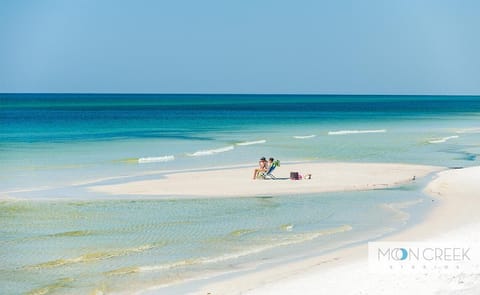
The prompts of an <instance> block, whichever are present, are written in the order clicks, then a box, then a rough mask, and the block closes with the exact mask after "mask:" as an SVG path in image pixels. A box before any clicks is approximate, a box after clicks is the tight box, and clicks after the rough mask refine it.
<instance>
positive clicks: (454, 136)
mask: <svg viewBox="0 0 480 295" xmlns="http://www.w3.org/2000/svg"><path fill="white" fill-rule="evenodd" d="M454 138H458V135H453V136H447V137H443V138H435V139H432V140H429V141H428V143H444V142H446V141H447V140H450V139H454Z"/></svg>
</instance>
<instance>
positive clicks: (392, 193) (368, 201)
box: [0, 94, 480, 294]
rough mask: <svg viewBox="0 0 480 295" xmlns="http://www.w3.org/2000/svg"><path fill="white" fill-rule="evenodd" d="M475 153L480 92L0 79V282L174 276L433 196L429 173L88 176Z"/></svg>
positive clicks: (456, 161) (406, 213)
mask: <svg viewBox="0 0 480 295" xmlns="http://www.w3.org/2000/svg"><path fill="white" fill-rule="evenodd" d="M478 155H480V97H462V96H458V97H454V96H422V97H416V96H295V95H282V96H278V95H93V94H89V95H74V94H25V95H14V94H0V167H1V168H0V293H1V294H22V293H24V294H50V293H52V294H88V293H90V292H94V291H97V292H100V291H102V292H104V293H107V294H108V293H112V292H113V293H114V292H118V291H120V290H123V291H125V290H129V291H132V290H141V289H143V288H147V287H150V286H155V285H164V284H165V285H168V284H169V285H170V286H173V287H172V288H176V287H175V286H179V285H180V286H181V285H182V282H185V281H186V280H191V279H195V278H200V277H203V278H205V277H214V276H215V275H218V274H223V273H225V272H244V271H247V270H248V268H249V267H251V266H252V265H256V264H258V263H261V264H267V265H268V264H274V263H281V262H282V261H283V260H288V259H296V258H301V257H304V256H306V255H316V254H319V253H323V252H325V251H328V250H331V249H336V248H339V247H342V246H347V245H351V244H352V243H359V242H364V241H367V240H370V239H374V238H376V237H379V236H382V235H385V234H389V233H391V232H393V231H395V230H398V229H401V228H404V227H405V226H408V225H409V224H412V223H413V222H414V221H415V220H416V219H420V218H421V216H422V213H424V212H425V211H426V210H429V208H430V207H431V206H432V204H431V202H430V199H428V197H426V196H424V195H423V194H422V193H421V187H422V183H417V184H412V185H409V186H405V187H400V188H398V189H391V190H377V191H369V192H352V193H328V194H317V195H295V196H283V197H265V198H254V197H252V198H242V199H211V200H209V199H204V200H194V199H192V200H185V199H183V200H145V199H143V198H142V197H141V196H138V197H135V198H134V199H133V200H132V198H130V199H127V198H125V197H122V196H118V199H117V200H107V199H106V198H105V197H106V196H102V195H101V194H93V193H91V192H88V191H87V190H86V184H92V183H115V182H122V181H126V180H132V179H143V178H147V177H150V178H152V177H161V176H162V174H161V171H162V170H177V169H187V170H189V169H199V168H211V167H218V166H232V165H245V164H251V165H252V166H254V165H256V162H257V159H258V158H259V157H261V156H274V157H275V158H278V159H280V160H282V161H284V162H288V161H322V162H327V161H330V162H331V161H355V162H399V163H417V164H429V165H438V166H443V167H467V166H475V165H478V163H479V160H478V158H477V157H478ZM39 200H41V201H40V202H39ZM312 249H314V250H312ZM174 283H180V284H174ZM172 284H173V285H172ZM185 284H187V283H183V285H184V286H185ZM177 291H178V290H177ZM162 292H164V293H167V294H168V292H172V293H175V289H172V290H170V291H169V289H165V290H163V291H162ZM162 294H163V293H162Z"/></svg>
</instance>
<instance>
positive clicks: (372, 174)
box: [87, 163, 443, 198]
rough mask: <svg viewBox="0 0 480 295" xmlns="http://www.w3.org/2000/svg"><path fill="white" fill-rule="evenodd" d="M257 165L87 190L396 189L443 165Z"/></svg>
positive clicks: (172, 194)
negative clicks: (264, 169) (270, 169)
mask: <svg viewBox="0 0 480 295" xmlns="http://www.w3.org/2000/svg"><path fill="white" fill-rule="evenodd" d="M253 169H254V167H251V168H231V169H221V170H220V169H219V170H211V171H196V172H179V173H168V174H165V175H162V176H161V177H159V178H158V179H147V180H136V181H123V182H121V183H116V184H107V185H99V184H96V185H95V184H93V185H90V186H89V187H88V188H87V189H88V190H89V191H91V192H96V193H101V194H106V195H110V196H115V195H118V196H140V197H141V196H149V197H152V196H154V197H159V198H181V197H188V198H192V197H194V198H215V197H254V196H278V195H289V194H290V195H291V194H308V193H320V192H334V191H355V190H369V189H379V188H387V187H394V186H398V185H401V184H402V183H406V182H409V181H411V180H412V178H413V177H414V176H415V177H416V178H420V177H423V176H425V175H428V174H430V173H432V172H435V171H439V170H441V169H443V168H440V167H435V166H423V165H412V164H397V163H294V164H286V165H281V166H280V167H278V168H277V169H276V170H275V173H274V174H275V176H276V177H277V178H278V179H277V180H253V179H252V178H253V177H252V176H253ZM290 172H299V173H300V174H311V175H312V179H310V180H301V181H292V180H289V179H288V178H289V176H290Z"/></svg>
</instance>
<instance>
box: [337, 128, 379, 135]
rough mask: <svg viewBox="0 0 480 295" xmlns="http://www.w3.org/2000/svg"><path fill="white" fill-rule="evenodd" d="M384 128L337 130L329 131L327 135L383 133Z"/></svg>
mask: <svg viewBox="0 0 480 295" xmlns="http://www.w3.org/2000/svg"><path fill="white" fill-rule="evenodd" d="M385 132H387V130H385V129H376V130H339V131H329V132H328V135H346V134H364V133H385Z"/></svg>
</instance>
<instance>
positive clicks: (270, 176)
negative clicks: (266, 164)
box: [259, 160, 280, 179]
mask: <svg viewBox="0 0 480 295" xmlns="http://www.w3.org/2000/svg"><path fill="white" fill-rule="evenodd" d="M279 166H280V161H279V160H276V161H275V162H273V163H272V166H270V168H268V170H267V172H262V173H260V174H259V178H261V179H277V178H276V177H275V175H273V171H274V170H275V169H276V168H277V167H279Z"/></svg>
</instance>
